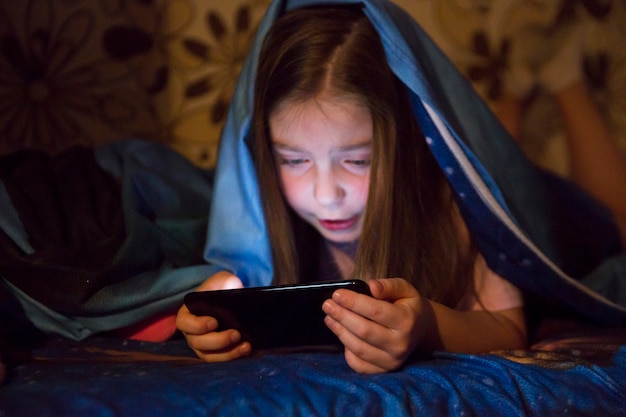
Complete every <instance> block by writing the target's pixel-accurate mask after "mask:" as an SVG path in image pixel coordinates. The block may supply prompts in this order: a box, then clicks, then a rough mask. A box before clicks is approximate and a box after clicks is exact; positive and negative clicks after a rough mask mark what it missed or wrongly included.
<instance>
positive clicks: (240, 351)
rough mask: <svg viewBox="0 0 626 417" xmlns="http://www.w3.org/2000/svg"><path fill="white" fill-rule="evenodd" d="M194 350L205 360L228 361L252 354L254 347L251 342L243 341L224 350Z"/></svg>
mask: <svg viewBox="0 0 626 417" xmlns="http://www.w3.org/2000/svg"><path fill="white" fill-rule="evenodd" d="M194 351H195V352H196V355H198V357H199V358H200V359H202V360H204V361H205V362H226V361H231V360H235V359H239V358H242V357H245V356H248V355H250V352H252V347H251V346H250V343H248V342H242V343H240V344H238V345H235V346H233V347H232V348H229V349H225V350H222V351H198V350H195V349H194Z"/></svg>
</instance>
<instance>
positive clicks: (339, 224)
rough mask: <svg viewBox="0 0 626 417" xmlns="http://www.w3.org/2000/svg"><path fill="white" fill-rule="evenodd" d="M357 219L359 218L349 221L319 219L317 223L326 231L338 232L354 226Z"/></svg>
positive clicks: (355, 217)
mask: <svg viewBox="0 0 626 417" xmlns="http://www.w3.org/2000/svg"><path fill="white" fill-rule="evenodd" d="M358 219H359V216H354V217H351V218H349V219H343V220H322V219H319V220H318V221H319V223H320V225H321V226H322V227H323V228H324V229H326V230H331V231H339V230H346V229H350V228H352V227H353V226H354V225H355V224H356V222H357V221H358Z"/></svg>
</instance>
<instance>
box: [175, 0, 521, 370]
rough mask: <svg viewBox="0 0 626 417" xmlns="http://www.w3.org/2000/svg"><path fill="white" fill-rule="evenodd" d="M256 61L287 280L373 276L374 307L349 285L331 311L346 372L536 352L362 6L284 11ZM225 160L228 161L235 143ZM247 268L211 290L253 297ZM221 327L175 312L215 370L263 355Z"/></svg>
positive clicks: (255, 144)
mask: <svg viewBox="0 0 626 417" xmlns="http://www.w3.org/2000/svg"><path fill="white" fill-rule="evenodd" d="M270 13H271V12H270ZM253 53H254V52H253ZM259 57H260V58H259V59H260V60H259V64H258V67H257V74H256V81H255V85H254V110H253V119H252V123H253V135H251V137H250V138H249V141H248V146H249V147H250V148H251V152H252V155H253V160H254V164H255V168H256V177H257V178H258V179H259V180H258V185H259V191H260V198H261V202H262V207H263V215H264V220H265V223H266V227H267V229H266V230H267V235H268V239H269V243H270V245H269V247H271V260H272V265H271V266H272V267H273V277H274V278H273V279H274V283H280V284H282V283H291V282H303V281H315V280H323V279H336V278H338V277H341V278H352V277H357V278H365V279H367V280H368V282H369V287H370V290H371V292H372V294H373V297H368V296H365V295H361V294H356V293H353V292H350V291H347V290H338V291H336V292H335V293H334V294H333V297H332V299H330V300H327V301H326V302H325V303H324V305H323V306H322V307H321V308H323V310H324V312H325V313H326V314H327V317H326V324H327V326H328V327H329V328H330V329H331V330H332V331H333V332H334V333H335V334H336V335H337V336H338V338H339V339H340V340H341V342H342V343H343V345H344V346H345V358H346V361H347V363H348V364H349V366H350V367H352V368H353V369H354V370H356V371H358V372H363V373H375V372H384V371H391V370H394V369H397V368H398V367H400V366H401V365H402V364H403V363H404V362H405V361H406V360H407V358H408V357H409V356H410V355H411V354H413V353H414V352H430V351H432V350H435V349H445V350H451V351H459V352H485V351H489V350H492V349H504V348H510V349H513V348H521V347H523V346H525V344H526V324H525V320H524V313H523V303H522V297H521V295H520V292H519V291H518V290H517V289H516V288H515V287H514V286H513V285H512V284H510V283H509V282H507V281H505V280H504V279H502V278H501V277H500V276H498V275H497V274H496V273H494V272H493V271H492V270H491V269H490V268H489V267H488V266H487V264H486V262H485V259H484V258H483V257H482V256H481V254H480V253H479V252H478V251H477V250H476V248H475V247H474V245H473V244H472V240H471V238H470V235H469V233H468V230H467V228H466V226H465V223H464V221H463V219H462V217H461V215H460V212H459V208H458V207H457V204H456V203H455V200H454V198H453V193H452V192H451V190H450V188H449V187H448V184H447V181H446V178H445V176H444V173H443V172H442V171H441V169H440V168H439V166H438V165H437V163H436V161H435V159H434V158H433V156H432V154H431V152H430V150H429V149H428V145H427V142H426V140H425V138H424V136H423V135H422V133H421V130H420V127H419V125H418V122H417V120H416V118H415V116H414V115H413V110H412V104H411V102H410V100H409V96H408V94H407V91H406V88H405V87H404V85H403V84H402V83H401V82H400V81H399V80H398V79H397V78H396V76H395V75H394V73H393V72H392V70H391V69H390V67H389V65H387V61H386V56H385V51H384V49H383V44H382V42H381V39H380V38H379V36H378V34H377V31H376V30H375V28H374V26H373V25H372V23H371V22H370V20H369V19H368V18H367V17H366V16H365V14H364V13H363V11H362V10H361V7H360V6H343V7H340V6H338V7H332V8H331V7H327V6H325V7H310V8H302V9H296V10H293V11H290V12H287V13H285V14H284V15H283V16H281V17H280V18H279V19H278V20H277V21H276V22H275V24H274V25H273V26H272V27H271V29H270V31H269V33H268V34H267V36H266V37H265V41H264V44H263V49H262V51H261V52H260V54H259ZM222 152H225V153H226V155H225V154H223V153H222ZM220 158H228V156H227V151H225V150H224V148H223V149H222V150H221V153H220ZM222 163H223V162H222V161H220V164H222ZM219 192H220V191H219V187H218V188H216V195H218V194H219ZM223 202H224V200H223V199H216V200H215V203H214V204H223ZM218 210H219V209H218ZM250 210H253V208H250ZM232 216H233V218H234V219H235V221H236V220H237V219H238V214H237V210H233V212H232ZM239 228H242V229H245V226H244V225H239ZM244 232H245V231H244ZM253 232H254V231H252V234H251V235H250V236H248V239H252V240H254V239H255V236H254V233H253ZM242 237H243V234H242ZM213 247H214V249H213V252H216V251H217V250H218V249H219V243H214V244H213ZM215 248H218V249H215ZM222 251H227V250H224V249H222ZM242 252H243V251H242ZM237 255H238V254H234V255H227V256H233V257H237ZM248 255H249V254H245V253H243V254H241V255H240V257H245V256H248ZM233 269H234V268H233ZM245 271H246V270H245V268H242V269H241V272H239V273H234V274H233V273H230V272H226V271H222V272H219V273H217V274H215V275H214V276H212V277H210V278H209V279H208V280H207V281H206V282H205V283H204V284H203V285H201V286H200V287H199V290H207V289H222V288H236V287H241V286H242V285H243V283H242V279H241V277H240V276H239V275H240V274H242V272H243V274H245ZM233 272H235V271H233ZM285 313H286V314H288V312H285ZM217 325H218V323H217V322H216V320H215V319H213V318H211V317H195V316H193V315H191V314H190V312H189V311H188V309H187V308H186V307H185V306H183V307H181V309H180V311H179V313H178V316H177V327H178V329H179V330H181V331H182V333H183V334H184V335H185V337H186V338H187V341H188V343H189V345H190V346H191V348H192V349H193V350H194V351H195V352H196V353H197V354H198V356H199V357H201V358H202V359H204V360H207V361H224V360H230V359H236V358H240V357H243V356H246V355H248V354H249V353H250V351H251V346H250V344H249V343H247V342H245V341H242V340H241V336H240V334H239V333H238V332H237V331H236V330H233V329H230V330H226V331H221V332H217V331H215V330H216V328H217Z"/></svg>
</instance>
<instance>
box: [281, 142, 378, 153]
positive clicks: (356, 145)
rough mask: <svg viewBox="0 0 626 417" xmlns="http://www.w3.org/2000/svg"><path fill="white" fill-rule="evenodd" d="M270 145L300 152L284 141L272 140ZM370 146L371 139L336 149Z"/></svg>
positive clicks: (342, 150) (297, 148)
mask: <svg viewBox="0 0 626 417" xmlns="http://www.w3.org/2000/svg"><path fill="white" fill-rule="evenodd" d="M272 146H273V147H274V148H275V149H279V150H283V151H293V152H302V149H300V148H299V147H297V146H293V145H288V144H286V143H281V142H280V141H273V142H272ZM371 147H372V141H371V140H366V141H364V142H359V143H355V144H352V145H346V146H338V147H337V148H336V150H338V151H340V152H346V151H353V150H360V149H364V148H371Z"/></svg>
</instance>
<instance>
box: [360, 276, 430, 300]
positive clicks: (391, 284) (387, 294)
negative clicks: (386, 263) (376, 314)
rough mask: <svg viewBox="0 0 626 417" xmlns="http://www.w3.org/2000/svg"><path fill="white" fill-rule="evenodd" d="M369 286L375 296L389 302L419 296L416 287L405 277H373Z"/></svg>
mask: <svg viewBox="0 0 626 417" xmlns="http://www.w3.org/2000/svg"><path fill="white" fill-rule="evenodd" d="M369 287H370V291H371V292H372V295H373V296H374V298H376V299H378V300H385V301H389V302H394V301H397V300H400V299H403V298H411V297H416V296H419V292H418V291H417V290H416V289H415V287H414V286H413V285H411V283H410V282H408V281H407V280H405V279H404V278H381V279H372V280H370V281H369Z"/></svg>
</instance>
